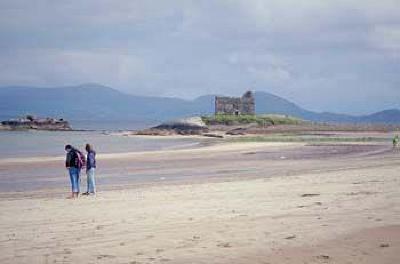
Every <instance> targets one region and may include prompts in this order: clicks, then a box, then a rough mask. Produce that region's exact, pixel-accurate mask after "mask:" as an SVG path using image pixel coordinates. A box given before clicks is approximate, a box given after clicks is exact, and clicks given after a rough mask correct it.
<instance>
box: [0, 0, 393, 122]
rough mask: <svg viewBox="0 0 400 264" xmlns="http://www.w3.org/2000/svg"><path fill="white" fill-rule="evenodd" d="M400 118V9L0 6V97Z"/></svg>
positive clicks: (348, 2) (367, 3)
mask: <svg viewBox="0 0 400 264" xmlns="http://www.w3.org/2000/svg"><path fill="white" fill-rule="evenodd" d="M88 82H95V83H100V84H104V85H107V86H111V87H113V88H116V89H119V90H121V91H124V92H129V93H132V94H140V95H160V96H177V97H183V98H194V97H196V96H199V95H204V94H210V93H213V94H214V93H218V94H227V95H239V94H241V93H242V92H244V90H246V89H252V90H259V91H266V92H270V93H273V94H276V95H279V96H283V97H285V98H287V99H290V100H292V101H294V102H295V103H298V104H299V105H301V106H303V107H305V108H308V109H310V110H317V111H334V112H347V113H357V114H359V113H367V112H373V111H378V110H382V109H386V108H400V1H399V0H392V1H391V0H335V1H333V0H332V1H330V0H319V1H316V0H264V1H262V0H242V1H228V0H220V1H218V0H209V1H201V0H197V1H190V0H182V1H174V0H171V1H167V0H165V1H164V0H159V1H155V0H154V1H151V0H143V1H136V0H109V1H106V0H83V1H67V0H65V1H54V0H48V1H45V0H34V1H33V0H25V1H20V0H0V85H1V86H6V85H32V86H64V85H76V84H81V83H88Z"/></svg>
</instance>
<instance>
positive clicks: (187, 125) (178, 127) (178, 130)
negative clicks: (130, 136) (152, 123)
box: [135, 117, 209, 136]
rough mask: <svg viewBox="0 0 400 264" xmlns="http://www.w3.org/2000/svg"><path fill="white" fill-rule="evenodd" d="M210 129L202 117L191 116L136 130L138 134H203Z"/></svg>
mask: <svg viewBox="0 0 400 264" xmlns="http://www.w3.org/2000/svg"><path fill="white" fill-rule="evenodd" d="M208 131H209V129H208V127H207V126H206V125H205V124H204V122H203V121H202V120H201V118H200V117H191V118H185V119H180V120H175V121H170V122H166V123H163V124H161V125H159V126H156V127H152V128H149V129H144V130H140V131H137V132H135V134H136V135H151V136H170V135H202V134H204V133H208Z"/></svg>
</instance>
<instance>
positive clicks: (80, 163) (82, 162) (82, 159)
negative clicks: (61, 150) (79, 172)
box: [75, 150, 86, 169]
mask: <svg viewBox="0 0 400 264" xmlns="http://www.w3.org/2000/svg"><path fill="white" fill-rule="evenodd" d="M75 153H76V157H77V164H76V165H77V166H78V168H80V169H81V168H83V167H85V166H86V158H85V155H83V153H82V152H80V151H79V150H76V151H75Z"/></svg>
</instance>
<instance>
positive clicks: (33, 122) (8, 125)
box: [0, 115, 71, 130]
mask: <svg viewBox="0 0 400 264" xmlns="http://www.w3.org/2000/svg"><path fill="white" fill-rule="evenodd" d="M0 129H1V130H20V129H22V130H24V129H36V130H71V126H70V124H69V122H68V121H66V120H64V119H55V118H49V117H47V118H37V117H34V116H31V115H27V116H25V117H23V118H17V119H10V120H6V121H2V122H1V126H0Z"/></svg>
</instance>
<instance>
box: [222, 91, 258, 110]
mask: <svg viewBox="0 0 400 264" xmlns="http://www.w3.org/2000/svg"><path fill="white" fill-rule="evenodd" d="M215 114H216V115H217V114H227V115H254V114H255V99H254V94H253V92H251V91H247V92H246V93H245V94H244V95H243V96H242V97H220V96H216V97H215Z"/></svg>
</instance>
